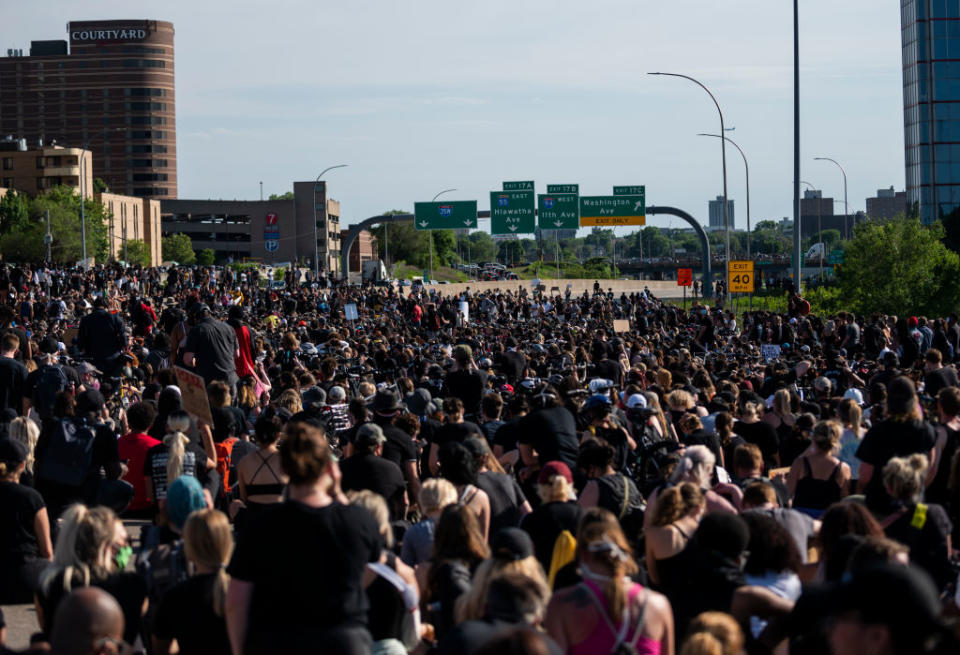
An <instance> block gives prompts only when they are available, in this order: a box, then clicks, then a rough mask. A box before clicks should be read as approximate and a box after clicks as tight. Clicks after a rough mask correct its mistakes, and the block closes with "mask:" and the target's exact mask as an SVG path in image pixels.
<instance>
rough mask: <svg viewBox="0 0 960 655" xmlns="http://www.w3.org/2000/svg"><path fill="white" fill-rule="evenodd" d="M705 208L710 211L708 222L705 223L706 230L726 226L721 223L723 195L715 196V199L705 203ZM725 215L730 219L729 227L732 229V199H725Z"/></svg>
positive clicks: (719, 228) (720, 228)
mask: <svg viewBox="0 0 960 655" xmlns="http://www.w3.org/2000/svg"><path fill="white" fill-rule="evenodd" d="M707 209H708V210H709V212H710V222H709V223H708V225H707V229H708V230H722V229H724V228H725V227H726V226H725V225H724V223H723V196H717V199H716V200H711V201H709V202H708V203H707ZM727 215H728V218H729V220H730V229H731V230H732V229H734V226H735V225H736V221H734V220H733V199H732V198H728V199H727Z"/></svg>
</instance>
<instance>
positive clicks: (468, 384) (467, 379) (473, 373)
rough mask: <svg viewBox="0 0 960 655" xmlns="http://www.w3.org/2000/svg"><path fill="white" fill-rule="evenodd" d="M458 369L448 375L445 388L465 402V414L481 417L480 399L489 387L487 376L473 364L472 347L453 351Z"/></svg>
mask: <svg viewBox="0 0 960 655" xmlns="http://www.w3.org/2000/svg"><path fill="white" fill-rule="evenodd" d="M453 359H454V361H455V362H456V369H455V370H453V371H450V372H449V373H447V377H446V379H445V380H444V387H445V388H446V390H447V394H448V395H450V396H454V397H456V398H459V399H460V400H461V401H462V402H463V407H464V414H465V415H467V416H469V417H470V418H476V417H478V416H480V397H481V395H482V394H483V390H484V388H486V386H487V374H486V373H485V372H484V371H481V370H479V369H477V367H476V365H475V364H474V363H473V350H472V349H471V348H470V346H467V345H465V344H464V345H459V346H457V347H456V348H454V350H453Z"/></svg>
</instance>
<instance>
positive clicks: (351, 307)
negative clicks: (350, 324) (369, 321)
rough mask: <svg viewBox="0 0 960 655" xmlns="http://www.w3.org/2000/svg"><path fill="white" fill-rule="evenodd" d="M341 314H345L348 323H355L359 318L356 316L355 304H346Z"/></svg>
mask: <svg viewBox="0 0 960 655" xmlns="http://www.w3.org/2000/svg"><path fill="white" fill-rule="evenodd" d="M343 313H344V314H346V316H347V320H348V321H355V320H357V319H358V318H360V315H359V314H357V303H354V302H348V303H347V304H346V305H344V306H343Z"/></svg>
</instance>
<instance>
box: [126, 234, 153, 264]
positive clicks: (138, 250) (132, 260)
mask: <svg viewBox="0 0 960 655" xmlns="http://www.w3.org/2000/svg"><path fill="white" fill-rule="evenodd" d="M126 259H127V263H128V264H137V265H139V266H150V264H151V263H152V262H151V258H150V246H148V245H147V244H146V242H144V241H141V240H140V239H128V240H127V244H126Z"/></svg>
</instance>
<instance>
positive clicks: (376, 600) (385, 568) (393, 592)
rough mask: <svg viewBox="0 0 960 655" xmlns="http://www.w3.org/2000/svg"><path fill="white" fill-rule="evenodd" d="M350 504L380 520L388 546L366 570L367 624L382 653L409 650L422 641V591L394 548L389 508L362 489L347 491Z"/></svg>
mask: <svg viewBox="0 0 960 655" xmlns="http://www.w3.org/2000/svg"><path fill="white" fill-rule="evenodd" d="M347 496H348V497H349V498H350V504H351V505H356V506H358V507H362V508H364V509H365V510H367V511H368V512H370V515H371V516H372V517H373V518H374V519H375V520H376V521H377V523H378V524H379V526H380V536H381V537H382V539H383V544H384V546H385V548H384V549H383V550H382V551H381V553H380V557H379V559H378V560H377V561H376V562H371V563H369V564H367V569H366V571H364V572H363V588H364V589H365V590H366V594H367V600H368V601H369V604H370V609H369V612H368V623H367V627H368V628H369V629H370V635H371V636H372V637H373V643H374V649H375V650H376V651H377V652H380V653H393V652H396V653H406V651H407V649H408V648H410V649H413V648H415V647H416V646H417V644H418V643H420V593H419V591H418V590H417V579H416V576H415V575H414V571H413V569H412V568H410V567H409V566H407V565H406V564H404V563H403V562H402V561H400V560H399V559H398V558H397V556H396V555H395V554H394V553H393V551H392V550H391V549H392V548H393V526H391V525H390V510H389V508H388V507H387V502H386V500H384V498H383V496H381V495H379V494H377V493H374V492H373V491H370V490H369V489H363V490H361V491H351V492H349V493H348V494H347Z"/></svg>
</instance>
